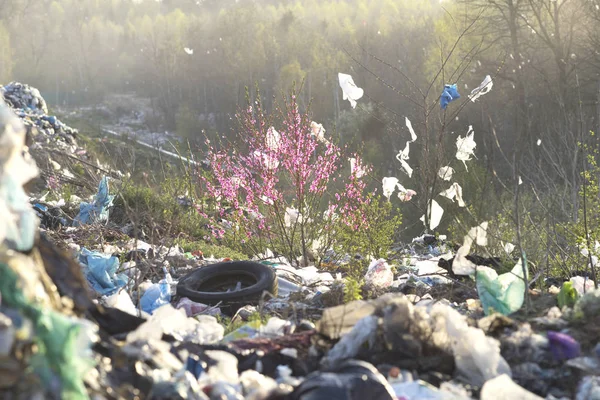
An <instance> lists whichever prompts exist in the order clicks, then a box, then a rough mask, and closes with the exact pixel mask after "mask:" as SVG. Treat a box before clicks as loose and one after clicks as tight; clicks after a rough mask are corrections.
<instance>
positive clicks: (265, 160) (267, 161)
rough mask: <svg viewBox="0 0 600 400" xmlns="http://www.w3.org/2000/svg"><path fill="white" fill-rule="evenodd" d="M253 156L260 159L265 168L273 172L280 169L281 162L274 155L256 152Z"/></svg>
mask: <svg viewBox="0 0 600 400" xmlns="http://www.w3.org/2000/svg"><path fill="white" fill-rule="evenodd" d="M253 154H254V157H256V158H258V159H260V162H261V163H262V165H263V166H264V167H265V168H267V169H269V170H273V169H277V167H279V160H278V159H277V158H276V157H275V156H274V155H270V154H265V153H262V152H260V151H258V150H254V153H253Z"/></svg>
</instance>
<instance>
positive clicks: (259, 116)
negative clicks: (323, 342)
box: [198, 95, 371, 263]
mask: <svg viewBox="0 0 600 400" xmlns="http://www.w3.org/2000/svg"><path fill="white" fill-rule="evenodd" d="M237 119H238V122H239V125H240V131H239V134H238V136H237V140H236V144H235V145H231V146H223V147H222V148H221V149H220V150H214V149H213V148H212V147H211V144H210V143H208V145H209V149H211V150H209V160H210V162H211V169H212V173H211V174H209V175H208V176H202V177H201V184H202V188H203V189H204V191H205V195H206V197H208V198H209V199H210V201H209V202H207V203H206V204H204V205H203V206H199V207H198V209H199V212H201V213H202V214H203V215H204V216H205V217H206V218H208V220H209V221H210V228H211V230H212V235H213V237H214V238H216V239H226V240H227V241H228V242H229V243H232V244H236V243H237V244H239V243H242V244H243V245H244V250H245V251H246V252H247V253H252V254H260V253H262V252H263V251H264V249H265V248H269V249H271V250H272V251H274V252H275V253H278V254H282V255H284V256H286V257H287V258H288V260H290V261H291V262H294V261H295V260H296V259H297V258H298V257H299V256H302V261H303V263H306V262H307V259H308V253H309V251H310V250H311V249H312V250H313V254H314V255H316V256H319V255H322V254H323V253H322V252H323V251H324V250H326V249H328V248H330V246H331V245H332V244H333V242H334V241H335V237H334V236H335V227H336V226H339V225H336V224H340V223H342V224H344V225H345V226H347V227H349V228H351V229H355V230H362V229H368V228H369V226H368V225H369V224H368V221H367V220H366V218H365V217H364V215H363V214H362V212H361V210H362V209H363V208H364V207H365V206H366V205H368V203H369V202H370V199H371V196H368V193H367V190H366V186H367V185H366V183H365V182H364V179H365V176H366V175H367V174H368V173H369V172H370V168H369V167H368V166H365V165H364V164H363V162H362V160H361V159H360V157H359V156H357V155H354V156H353V160H352V162H351V165H352V167H351V172H350V174H349V176H345V177H344V176H342V167H343V165H344V163H347V162H348V161H349V160H348V159H346V158H342V149H341V148H339V147H338V146H336V145H335V144H334V143H333V142H332V141H330V140H327V139H326V138H325V137H324V134H323V133H324V131H323V130H322V127H321V126H320V125H319V124H316V123H314V122H312V121H311V119H310V115H309V114H308V112H301V111H300V109H299V107H298V104H297V102H296V97H295V95H292V96H291V97H290V98H289V99H286V101H285V103H284V107H283V108H277V109H276V110H275V112H274V113H273V115H272V116H267V115H266V114H265V113H264V111H263V109H262V106H261V103H260V101H256V102H254V104H253V105H251V106H248V107H247V108H246V109H245V110H242V111H240V112H239V113H238V115H237ZM274 125H276V127H274ZM315 130H318V132H316V131H315ZM334 187H339V188H343V189H341V190H342V191H341V192H335V190H334ZM315 253H316V254H315Z"/></svg>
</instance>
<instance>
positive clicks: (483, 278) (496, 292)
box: [476, 259, 526, 315]
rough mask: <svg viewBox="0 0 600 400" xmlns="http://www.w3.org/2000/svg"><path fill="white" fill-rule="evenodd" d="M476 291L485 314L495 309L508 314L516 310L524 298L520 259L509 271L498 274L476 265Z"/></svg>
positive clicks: (490, 269) (523, 281)
mask: <svg viewBox="0 0 600 400" xmlns="http://www.w3.org/2000/svg"><path fill="white" fill-rule="evenodd" d="M476 279H477V292H478V293H479V298H480V300H481V304H482V306H483V311H484V312H485V314H486V315H489V314H490V313H491V312H494V311H497V312H499V313H502V314H504V315H509V314H512V313H514V312H515V311H518V310H519V309H520V308H521V306H522V305H523V301H524V299H525V289H526V288H525V280H524V276H523V266H522V263H521V260H520V259H519V261H518V262H517V264H516V265H515V266H514V268H513V269H512V271H511V272H507V273H505V274H502V275H500V276H498V273H497V272H496V271H494V270H493V269H492V268H489V267H482V266H479V267H477V272H476Z"/></svg>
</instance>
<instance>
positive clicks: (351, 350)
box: [321, 315, 378, 365]
mask: <svg viewBox="0 0 600 400" xmlns="http://www.w3.org/2000/svg"><path fill="white" fill-rule="evenodd" d="M377 319H378V318H377V317H376V316H374V315H369V316H368V317H365V318H363V319H361V320H360V321H358V322H357V323H356V325H354V328H352V330H351V331H350V332H349V333H347V334H346V335H344V336H343V337H342V339H340V341H339V342H337V343H336V344H335V346H333V348H332V349H331V350H329V353H327V357H325V358H323V359H322V360H321V363H322V364H325V365H336V364H337V363H339V362H340V361H343V360H347V359H349V358H353V357H355V356H356V355H357V354H358V352H359V350H360V348H361V347H362V345H363V344H364V343H366V342H371V343H370V344H371V346H372V345H373V341H374V340H375V333H376V332H377V325H378V323H377Z"/></svg>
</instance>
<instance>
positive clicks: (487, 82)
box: [469, 75, 494, 102]
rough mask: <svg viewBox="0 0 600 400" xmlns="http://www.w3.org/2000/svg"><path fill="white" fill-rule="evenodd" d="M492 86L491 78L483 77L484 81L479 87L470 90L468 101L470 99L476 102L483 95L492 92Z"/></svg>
mask: <svg viewBox="0 0 600 400" xmlns="http://www.w3.org/2000/svg"><path fill="white" fill-rule="evenodd" d="M493 86H494V82H492V77H491V76H489V75H487V76H486V77H485V79H484V80H483V82H481V84H480V85H479V86H477V87H476V88H475V89H473V90H471V94H470V95H469V99H471V101H473V102H474V101H475V100H477V99H478V98H480V97H481V96H483V95H484V94H488V93H489V92H490V91H491V90H492V87H493Z"/></svg>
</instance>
